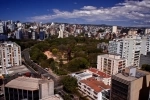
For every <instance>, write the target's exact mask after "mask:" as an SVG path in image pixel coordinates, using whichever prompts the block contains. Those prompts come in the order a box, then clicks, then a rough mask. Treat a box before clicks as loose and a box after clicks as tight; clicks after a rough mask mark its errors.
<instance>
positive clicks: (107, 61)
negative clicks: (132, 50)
mask: <svg viewBox="0 0 150 100" xmlns="http://www.w3.org/2000/svg"><path fill="white" fill-rule="evenodd" d="M126 66H127V60H126V59H125V58H121V56H119V55H114V54H105V55H99V56H98V57H97V69H98V70H100V71H102V72H104V73H106V74H108V75H114V74H117V73H118V72H120V71H122V70H123V69H125V67H126Z"/></svg>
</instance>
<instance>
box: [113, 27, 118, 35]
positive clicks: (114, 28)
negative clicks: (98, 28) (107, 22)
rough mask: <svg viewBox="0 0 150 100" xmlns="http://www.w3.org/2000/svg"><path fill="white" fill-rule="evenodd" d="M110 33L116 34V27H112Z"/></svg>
mask: <svg viewBox="0 0 150 100" xmlns="http://www.w3.org/2000/svg"><path fill="white" fill-rule="evenodd" d="M112 33H115V34H116V33H117V26H113V27H112Z"/></svg>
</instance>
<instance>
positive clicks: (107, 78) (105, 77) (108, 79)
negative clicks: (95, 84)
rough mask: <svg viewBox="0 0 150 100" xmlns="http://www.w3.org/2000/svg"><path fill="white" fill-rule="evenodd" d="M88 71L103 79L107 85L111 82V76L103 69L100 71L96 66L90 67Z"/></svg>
mask: <svg viewBox="0 0 150 100" xmlns="http://www.w3.org/2000/svg"><path fill="white" fill-rule="evenodd" d="M86 72H87V73H91V74H93V77H95V78H96V79H97V80H99V81H103V82H104V83H105V84H106V85H110V84H111V76H110V75H108V74H106V73H104V72H102V71H99V70H98V69H96V68H89V69H88V70H86Z"/></svg>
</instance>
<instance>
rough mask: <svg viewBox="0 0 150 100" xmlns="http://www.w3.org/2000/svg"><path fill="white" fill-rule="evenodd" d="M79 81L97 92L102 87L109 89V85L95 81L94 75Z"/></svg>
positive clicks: (102, 88)
mask: <svg viewBox="0 0 150 100" xmlns="http://www.w3.org/2000/svg"><path fill="white" fill-rule="evenodd" d="M80 82H81V83H84V84H86V85H87V86H89V87H90V88H92V89H93V90H94V91H95V92H97V93H98V92H101V91H102V90H104V89H110V86H109V85H105V84H104V83H103V82H102V81H97V80H96V79H95V78H94V77H91V78H88V79H86V80H81V81H80Z"/></svg>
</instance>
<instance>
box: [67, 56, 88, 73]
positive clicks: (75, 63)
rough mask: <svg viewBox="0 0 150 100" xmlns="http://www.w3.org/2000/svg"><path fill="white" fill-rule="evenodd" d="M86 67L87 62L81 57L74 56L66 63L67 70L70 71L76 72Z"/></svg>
mask: <svg viewBox="0 0 150 100" xmlns="http://www.w3.org/2000/svg"><path fill="white" fill-rule="evenodd" d="M88 67H89V62H88V61H87V60H86V59H85V58H82V57H77V58H74V59H72V60H71V61H70V62H69V63H68V70H69V71H71V72H76V71H79V70H82V69H86V68H88Z"/></svg>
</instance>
